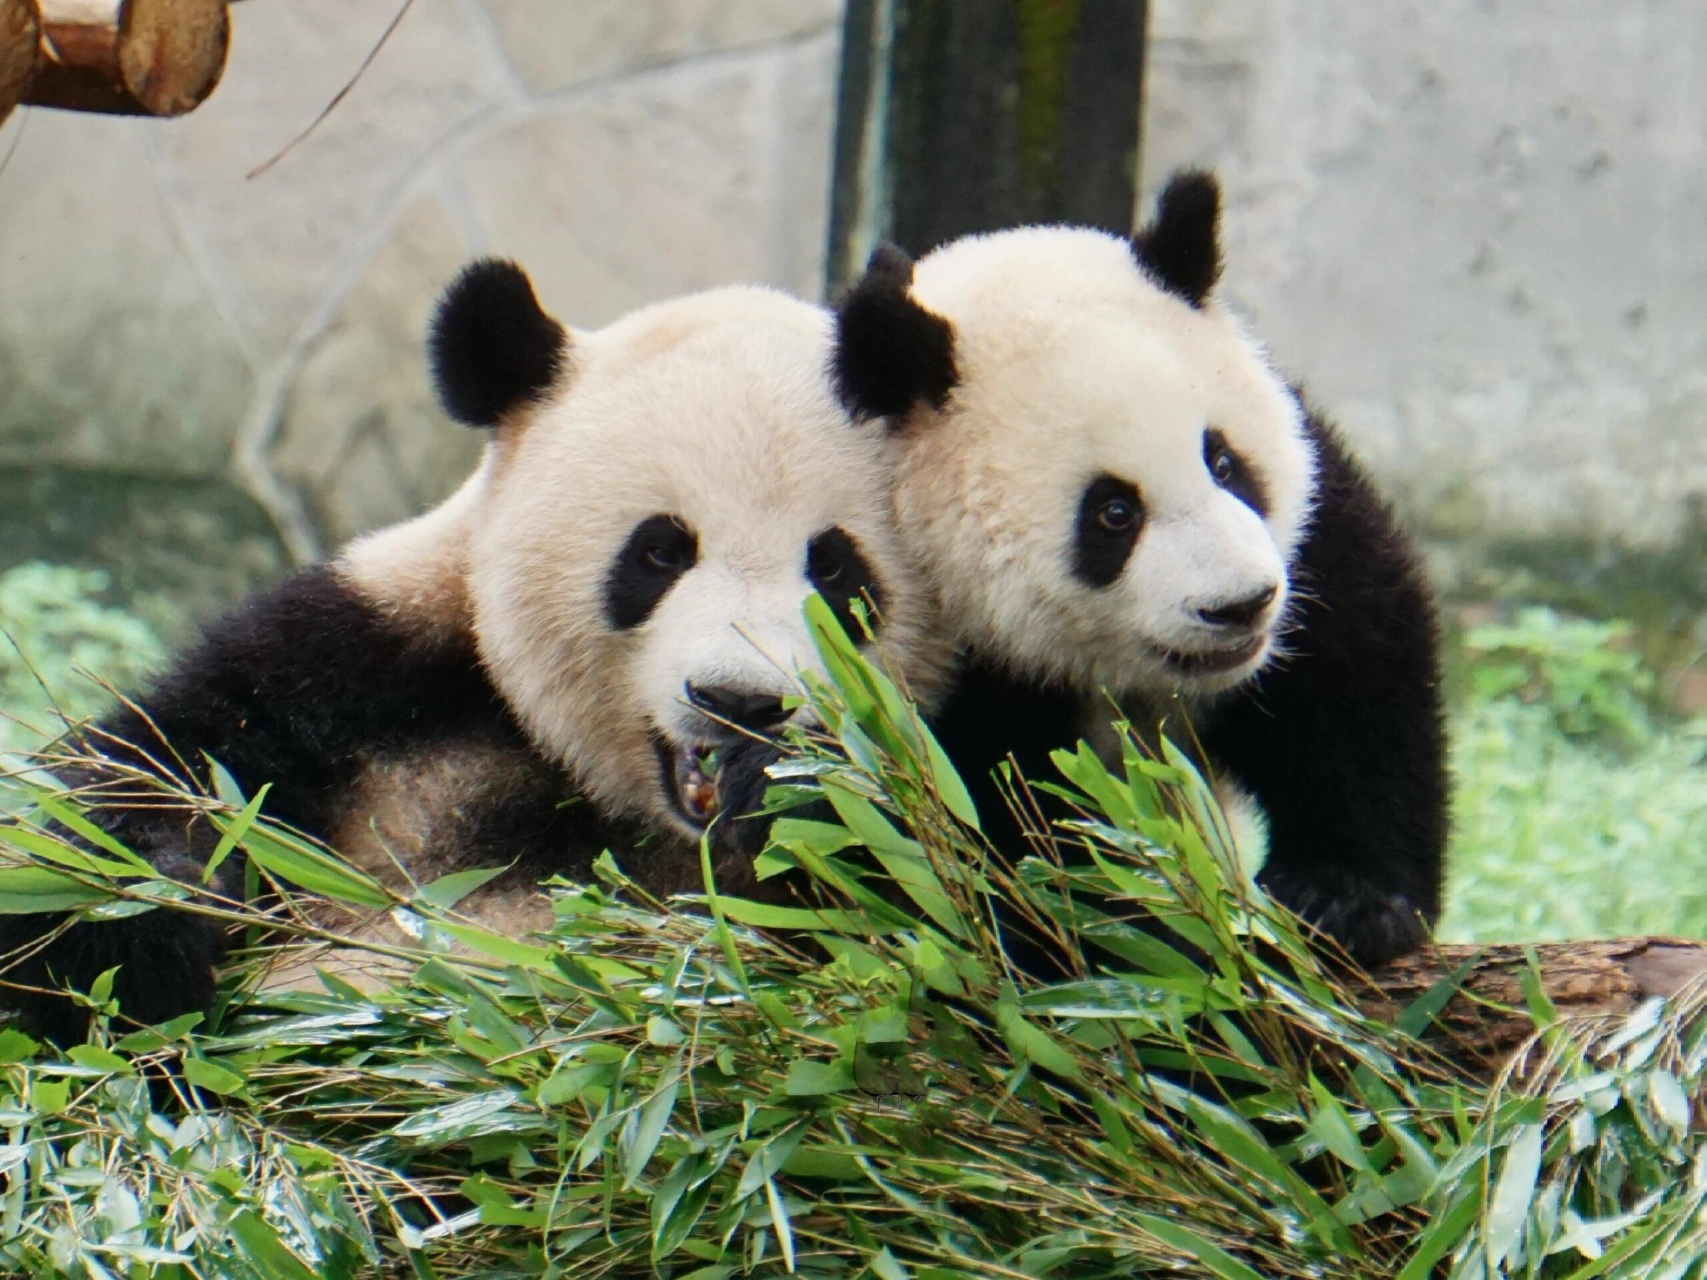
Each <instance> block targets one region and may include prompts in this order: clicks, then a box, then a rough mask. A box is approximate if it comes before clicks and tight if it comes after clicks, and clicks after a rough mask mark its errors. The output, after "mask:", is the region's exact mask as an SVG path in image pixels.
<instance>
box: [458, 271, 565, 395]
mask: <svg viewBox="0 0 1707 1280" xmlns="http://www.w3.org/2000/svg"><path fill="white" fill-rule="evenodd" d="M427 349H428V353H429V355H430V358H431V361H432V366H433V384H434V386H435V387H436V388H437V389H438V393H439V403H440V404H441V405H443V406H444V410H445V412H446V413H448V414H449V415H450V416H451V417H453V418H455V419H456V420H457V421H458V422H461V423H465V424H467V425H468V426H471V427H492V426H496V425H497V424H498V421H499V419H500V418H502V417H503V416H504V415H505V414H506V413H508V412H509V411H510V410H511V409H514V408H515V407H516V406H517V405H520V404H522V403H524V402H526V401H529V400H534V399H537V398H538V397H539V396H540V395H541V394H542V393H543V392H545V391H547V390H549V389H550V388H551V387H552V386H553V385H554V384H555V383H556V381H557V379H558V377H559V376H560V375H561V374H562V372H563V363H564V360H565V359H566V358H567V356H568V352H569V335H568V334H567V333H566V332H565V331H564V329H563V326H562V325H560V324H558V323H557V321H555V320H553V319H552V318H551V317H550V316H548V315H546V314H545V312H544V310H543V309H542V308H541V307H540V305H539V299H537V298H535V297H534V295H533V285H532V284H531V283H529V281H528V278H527V273H526V272H525V271H523V270H522V269H521V268H520V267H518V266H517V265H516V264H515V263H513V262H503V261H500V260H499V259H497V258H481V259H480V260H479V261H477V262H471V263H469V264H468V266H466V267H464V268H463V270H462V274H461V275H459V276H457V278H456V279H455V280H453V281H452V282H451V285H450V287H449V288H448V289H446V290H445V293H444V297H442V298H440V299H439V306H438V310H437V311H436V312H434V313H433V324H432V329H431V331H430V332H429V333H428V335H427Z"/></svg>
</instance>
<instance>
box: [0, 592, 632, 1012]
mask: <svg viewBox="0 0 1707 1280" xmlns="http://www.w3.org/2000/svg"><path fill="white" fill-rule="evenodd" d="M469 738H475V739H478V740H480V741H484V742H488V743H496V744H499V745H500V746H502V747H505V748H506V749H509V748H513V750H514V751H515V752H516V753H517V754H518V756H519V757H520V758H522V759H524V760H527V761H530V762H531V764H532V767H533V769H534V770H535V772H537V773H538V775H539V776H538V777H537V778H536V779H534V781H533V783H531V784H528V785H521V786H518V788H517V789H516V790H515V791H513V792H512V793H511V795H509V796H508V797H506V799H505V803H504V804H503V806H502V812H495V813H493V814H490V815H485V816H484V817H483V816H482V815H478V814H471V815H464V817H465V819H466V820H465V822H464V826H465V827H466V828H467V830H468V832H469V833H470V836H471V841H472V844H473V845H474V846H475V847H474V848H473V849H472V852H471V856H477V855H479V854H481V853H489V854H493V855H500V856H498V857H496V858H495V859H494V860H503V861H507V860H509V859H511V858H515V857H517V856H518V854H522V855H526V854H529V853H530V852H534V851H538V852H540V853H541V855H542V856H550V857H553V858H554V857H555V856H556V852H557V851H560V850H566V849H569V848H579V847H583V846H586V847H593V846H596V847H604V845H603V843H601V841H604V840H606V838H607V836H608V834H609V833H607V832H605V831H602V830H583V829H582V828H584V827H585V826H586V824H588V823H593V824H595V825H597V822H598V820H597V818H596V816H595V815H592V814H591V813H590V812H589V810H588V806H585V805H578V806H573V807H571V808H567V809H565V808H562V807H560V802H561V800H562V799H563V797H565V796H566V795H568V794H571V793H572V787H571V786H570V784H569V782H568V780H567V779H565V778H564V777H562V776H561V775H560V774H558V773H556V772H555V771H554V769H553V767H552V766H550V765H548V764H547V763H546V762H544V761H543V760H540V759H538V758H537V756H535V755H534V754H533V753H532V751H531V748H530V747H529V746H528V744H527V742H526V740H525V738H524V737H523V735H522V733H521V731H520V729H519V728H518V727H517V726H516V725H515V723H514V721H513V719H512V717H511V715H510V713H509V711H508V709H507V707H506V706H505V704H504V702H503V701H502V699H501V698H500V697H499V696H498V694H497V692H496V690H495V689H494V688H493V686H492V685H491V683H490V682H489V680H488V679H487V677H486V674H485V672H484V670H483V669H482V667H481V665H480V663H479V661H478V659H477V657H476V654H475V651H474V646H473V643H472V641H471V640H470V639H469V638H467V637H466V636H465V635H464V634H462V632H461V629H459V628H447V629H445V630H443V631H440V632H435V633H434V634H433V635H430V636H429V635H426V634H423V633H422V632H421V631H420V629H419V628H415V627H411V626H406V625H402V624H399V623H398V622H397V621H396V620H395V619H394V618H393V616H392V615H391V614H389V613H388V612H387V611H385V610H383V609H381V608H379V607H376V605H375V604H374V603H373V602H372V601H370V600H368V599H367V598H365V597H364V596H363V595H362V594H361V593H360V592H359V591H357V590H356V589H354V588H352V587H351V586H350V585H348V584H347V583H346V582H345V581H344V580H343V579H341V578H340V577H339V576H338V574H337V573H336V572H335V571H334V570H333V569H331V568H329V567H325V566H321V567H316V568H310V569H306V570H303V571H300V572H298V573H296V574H295V575H293V576H291V577H290V578H288V579H286V580H285V581H284V582H282V583H280V584H279V585H277V586H275V587H273V588H271V589H270V590H266V591H262V592H260V593H258V594H256V595H254V596H252V597H250V598H249V599H247V600H245V601H244V602H242V603H241V604H239V605H238V606H237V607H236V608H234V609H233V610H232V611H231V612H229V613H227V614H226V615H224V616H223V617H221V618H219V619H218V620H216V621H215V622H214V623H212V624H211V625H210V626H209V627H208V628H207V630H206V632H205V634H204V635H203V636H202V638H201V640H200V641H199V642H198V643H196V644H193V645H191V646H190V647H189V648H188V649H187V650H186V651H185V652H184V653H183V654H182V655H181V656H180V657H179V658H178V659H177V660H176V661H175V662H173V663H172V665H171V666H170V667H169V668H168V669H167V670H166V671H165V672H164V673H163V674H162V675H161V676H160V677H159V678H158V679H157V680H155V681H154V682H153V684H152V686H151V687H149V688H148V689H147V690H145V691H144V692H143V693H142V694H141V695H140V696H139V697H138V698H136V699H135V700H134V702H133V703H129V704H125V705H121V706H120V707H118V708H116V709H115V710H114V711H112V712H111V713H109V714H108V715H107V716H106V717H104V718H103V719H102V720H100V721H99V722H97V724H96V725H95V726H93V727H92V728H90V729H87V730H84V731H83V732H82V734H81V737H80V740H73V741H72V742H70V743H68V744H67V747H68V750H71V751H72V752H73V758H74V759H76V758H79V757H80V759H81V763H73V764H71V765H69V766H68V767H65V768H57V769H56V772H59V773H60V774H61V775H62V776H63V777H64V778H65V779H66V781H67V782H69V783H71V784H73V785H76V786H79V787H82V788H86V789H87V792H88V794H89V795H90V796H91V798H92V799H95V800H98V801H99V802H100V807H99V808H97V809H96V810H95V811H94V814H93V816H95V817H96V819H97V821H98V822H99V823H100V824H101V825H102V826H103V827H105V828H106V829H107V830H108V831H109V832H110V833H111V834H113V835H114V836H116V837H118V838H119V839H120V840H122V841H124V842H125V843H126V844H127V845H128V846H129V847H130V848H132V849H133V850H135V851H136V852H137V853H139V854H142V855H143V856H145V857H147V858H148V859H149V860H150V861H151V862H153V863H154V865H155V866H157V867H158V868H159V869H160V870H162V871H163V872H165V873H167V874H168V875H170V876H172V877H173V878H175V879H179V880H182V881H188V882H191V883H193V882H195V881H196V880H197V879H198V878H199V875H200V869H201V867H202V865H203V864H204V862H205V861H206V858H207V856H208V854H209V853H210V852H211V849H212V846H213V844H214V842H215V840H216V837H217V833H216V832H214V831H212V830H211V829H209V827H208V825H207V824H206V823H205V822H200V821H196V820H195V818H194V815H193V814H192V813H191V812H189V811H188V810H187V809H184V808H181V807H173V806H171V805H170V804H169V803H168V802H166V801H164V800H163V798H162V797H160V796H159V795H158V794H151V793H150V792H149V791H148V789H147V787H146V784H145V783H138V782H136V781H134V780H131V779H133V778H134V776H135V774H137V773H140V774H143V775H154V776H165V777H169V778H171V779H172V780H174V781H175V782H177V783H178V784H180V785H183V784H189V785H190V786H193V787H197V788H207V787H208V786H209V782H210V779H209V772H210V770H209V768H208V765H207V763H206V758H205V757H212V758H213V759H214V760H216V761H218V762H219V764H220V765H221V766H223V767H224V768H225V769H226V770H227V771H228V772H229V773H230V774H231V775H232V777H233V778H234V779H235V780H236V782H237V784H238V785H239V787H241V788H242V789H243V790H244V792H245V793H246V794H249V795H253V794H255V792H256V791H257V790H258V788H260V787H261V786H262V785H263V784H270V787H271V789H270V790H269V792H268V798H267V803H266V811H267V813H269V814H270V815H271V816H273V817H275V818H277V819H280V820H282V821H284V822H287V823H289V824H291V825H292V826H295V827H297V828H298V829H300V830H302V831H305V832H307V833H308V834H310V835H314V836H325V835H327V834H329V827H330V826H331V824H332V823H333V822H334V821H335V820H336V818H337V816H338V815H339V813H340V811H341V807H342V806H344V805H347V804H348V803H349V802H350V795H351V788H352V786H353V781H354V778H355V776H356V774H357V773H358V771H359V768H360V766H361V763H362V761H363V760H364V759H368V758H371V757H373V756H375V755H383V754H384V753H385V752H386V751H387V750H390V749H423V750H430V749H431V748H432V746H433V745H434V744H435V743H441V742H442V743H448V742H450V741H453V740H454V741H463V740H467V739H469ZM127 771H131V772H130V773H129V774H128V775H127ZM524 772H525V770H524ZM571 827H574V828H575V829H574V830H571V829H570V828H571ZM211 888H212V890H213V891H214V892H217V893H221V894H224V895H226V896H230V897H238V896H241V893H242V874H241V871H240V870H239V869H238V859H236V858H233V859H231V860H229V861H227V862H226V863H225V864H224V865H223V866H222V868H221V870H220V872H219V874H218V875H217V876H216V878H215V881H214V883H213V885H212V886H211ZM59 923H60V918H59V917H57V916H50V915H9V916H0V955H7V954H10V953H12V952H13V951H14V950H15V949H17V948H20V947H24V946H26V945H28V944H33V943H35V942H37V941H38V940H39V939H40V938H42V937H43V936H44V935H45V934H47V933H48V932H50V931H51V930H52V929H54V928H55V927H57V925H58V924H59ZM224 946H225V940H224V935H223V933H222V931H221V929H220V928H219V926H217V925H216V924H214V923H211V922H210V921H209V920H208V919H207V918H205V917H199V916H195V915H190V914H185V913H179V912H174V911H168V910H156V911H151V912H147V913H145V914H143V915H139V916H133V917H129V918H126V919H122V920H114V921H106V922H101V923H89V924H84V925H79V926H77V927H75V928H72V929H70V930H67V931H66V932H64V933H62V934H61V935H60V936H58V937H57V938H55V939H54V940H53V941H51V942H49V943H48V944H47V945H46V946H45V947H42V948H40V949H38V950H35V951H34V952H33V953H32V954H31V955H30V956H29V958H28V959H27V960H25V961H23V962H22V963H20V964H18V965H16V966H14V967H13V968H12V969H11V970H10V971H9V972H8V973H7V974H6V980H7V981H8V982H11V983H15V984H21V985H22V986H27V987H39V988H48V989H51V988H53V987H56V986H61V985H65V984H69V985H70V986H72V987H74V988H77V989H79V990H88V987H89V984H90V983H91V982H92V981H93V980H94V979H95V978H96V977H97V976H98V975H99V974H101V973H102V972H104V971H105V970H107V969H110V968H113V967H115V966H120V972H119V975H118V978H117V980H116V985H115V988H114V990H115V994H116V995H117V996H118V999H119V1004H120V1009H121V1012H122V1013H123V1014H124V1016H125V1017H127V1018H129V1019H133V1020H137V1021H142V1022H160V1021H164V1020H165V1019H167V1018H171V1017H175V1016H177V1015H178V1014H180V1013H183V1012H186V1011H189V1010H199V1009H205V1008H207V1007H208V1005H209V1003H210V1002H211V1000H212V998H213V972H212V968H213V966H214V965H215V964H216V963H217V962H218V961H219V959H220V958H221V956H222V955H223V953H224ZM0 1005H5V1006H11V1007H17V1008H18V1009H19V1011H20V1012H21V1013H22V1014H23V1015H24V1019H25V1021H26V1022H27V1023H28V1024H29V1025H31V1026H32V1027H34V1028H35V1029H37V1030H38V1031H39V1032H41V1033H43V1034H46V1035H49V1036H50V1037H52V1038H54V1039H56V1040H60V1041H61V1042H64V1041H65V1040H67V1039H76V1038H78V1037H80V1036H81V1035H82V1033H83V1028H84V1026H85V1024H86V1021H87V1017H86V1014H85V1013H83V1012H82V1011H81V1010H80V1009H78V1008H77V1007H75V1006H74V1005H72V1003H71V1002H70V1001H68V1000H65V999H63V998H60V997H56V996H43V995H30V994H28V993H20V992H18V991H16V990H14V991H10V992H3V993H0Z"/></svg>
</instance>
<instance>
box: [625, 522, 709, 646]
mask: <svg viewBox="0 0 1707 1280" xmlns="http://www.w3.org/2000/svg"><path fill="white" fill-rule="evenodd" d="M698 561H699V538H698V537H697V536H695V534H694V531H693V530H692V529H690V528H688V526H687V525H686V523H684V522H683V521H682V519H681V518H680V517H679V516H672V515H655V516H647V517H646V518H645V519H644V520H642V521H641V522H640V523H639V524H637V525H635V526H634V528H633V530H631V531H630V533H629V535H628V541H627V542H625V543H623V544H622V550H621V551H618V552H617V553H616V558H615V559H614V560H612V561H611V566H610V571H609V572H608V573H606V574H605V619H606V621H608V622H609V623H610V625H611V626H612V627H613V628H615V629H616V630H618V631H627V630H628V629H629V628H630V627H638V626H639V625H640V624H641V623H642V622H645V621H646V619H647V618H649V617H651V616H652V610H654V609H656V608H657V607H658V602H659V601H660V600H662V599H663V598H664V593H665V592H667V591H668V590H669V589H670V588H671V586H673V585H674V584H675V581H676V579H677V578H679V577H681V576H682V575H683V574H684V573H686V572H687V571H688V570H689V569H691V568H693V567H694V565H695V564H696V563H698Z"/></svg>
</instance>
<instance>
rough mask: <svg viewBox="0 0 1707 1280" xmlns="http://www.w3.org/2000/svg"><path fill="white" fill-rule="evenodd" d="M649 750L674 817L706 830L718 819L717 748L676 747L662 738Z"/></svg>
mask: <svg viewBox="0 0 1707 1280" xmlns="http://www.w3.org/2000/svg"><path fill="white" fill-rule="evenodd" d="M652 748H653V750H654V751H656V752H657V753H658V765H659V768H660V769H661V771H662V772H663V775H664V789H665V791H667V792H668V793H669V796H670V804H671V805H672V806H673V807H674V809H675V811H676V814H677V816H678V817H680V818H681V820H682V821H683V822H685V823H687V825H688V826H690V827H693V828H694V829H695V830H697V831H703V830H705V828H706V827H708V826H710V825H711V820H712V819H713V818H715V817H716V816H717V768H718V764H719V760H718V749H717V748H716V747H714V746H710V745H708V744H707V743H703V742H696V743H692V744H690V745H688V746H685V747H679V746H676V745H674V744H673V743H670V742H667V741H666V740H665V739H663V738H661V737H659V738H654V739H653V740H652Z"/></svg>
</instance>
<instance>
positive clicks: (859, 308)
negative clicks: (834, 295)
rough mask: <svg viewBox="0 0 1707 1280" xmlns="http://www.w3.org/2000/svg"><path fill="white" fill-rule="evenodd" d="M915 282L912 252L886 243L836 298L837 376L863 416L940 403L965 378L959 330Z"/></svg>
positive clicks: (839, 388) (839, 390) (846, 398)
mask: <svg viewBox="0 0 1707 1280" xmlns="http://www.w3.org/2000/svg"><path fill="white" fill-rule="evenodd" d="M912 283H913V260H912V259H911V258H909V257H908V256H907V255H906V253H905V252H903V251H902V250H901V249H898V248H896V247H895V246H894V245H892V244H880V245H878V246H877V248H875V249H873V250H872V253H871V258H870V259H869V260H868V261H867V263H866V266H865V273H864V274H863V275H861V276H860V278H859V279H858V280H856V281H854V283H853V284H852V285H850V286H849V287H848V289H847V290H846V291H845V292H844V293H843V294H842V296H841V297H840V298H838V299H837V301H836V351H835V355H834V356H833V357H832V364H831V376H832V378H833V379H834V382H835V387H836V394H837V396H838V397H839V398H840V399H841V402H842V405H843V407H844V408H846V409H847V411H848V412H849V413H851V414H853V415H854V416H855V417H856V418H899V417H900V416H901V415H903V414H905V413H906V412H907V411H908V410H910V409H911V408H912V407H913V406H914V405H918V404H928V405H931V406H933V407H935V408H939V409H940V408H941V407H942V406H943V405H944V404H945V403H947V401H948V397H949V393H950V392H952V391H953V390H954V387H955V384H956V383H957V382H959V380H960V375H959V374H958V373H957V372H956V371H955V367H954V330H953V328H952V327H951V326H950V325H949V323H948V321H947V320H944V319H943V318H942V317H941V316H939V315H936V314H934V313H932V312H930V311H927V310H925V308H923V307H921V306H920V305H919V304H918V303H917V302H915V301H913V298H912V296H911V294H909V293H908V288H909V286H911V284H912Z"/></svg>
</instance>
